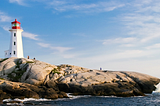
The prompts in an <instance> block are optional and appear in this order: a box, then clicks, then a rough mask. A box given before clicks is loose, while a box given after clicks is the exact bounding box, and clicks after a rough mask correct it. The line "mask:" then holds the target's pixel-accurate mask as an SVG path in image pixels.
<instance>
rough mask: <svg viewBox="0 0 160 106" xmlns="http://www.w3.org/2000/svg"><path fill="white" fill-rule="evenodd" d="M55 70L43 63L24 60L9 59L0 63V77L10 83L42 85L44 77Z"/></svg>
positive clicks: (53, 66) (52, 66)
mask: <svg viewBox="0 0 160 106" xmlns="http://www.w3.org/2000/svg"><path fill="white" fill-rule="evenodd" d="M54 68H57V66H55V65H51V64H48V63H45V62H40V61H38V60H34V59H25V58H14V57H12V58H9V59H6V60H4V61H2V62H1V63H0V77H1V78H4V79H8V80H11V81H17V82H24V83H29V84H33V85H42V84H43V83H44V81H45V79H46V76H47V75H49V73H51V71H52V70H53V69H54Z"/></svg>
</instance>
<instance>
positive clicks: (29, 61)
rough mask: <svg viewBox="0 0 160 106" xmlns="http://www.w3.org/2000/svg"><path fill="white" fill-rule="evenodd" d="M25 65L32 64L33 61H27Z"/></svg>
mask: <svg viewBox="0 0 160 106" xmlns="http://www.w3.org/2000/svg"><path fill="white" fill-rule="evenodd" d="M26 63H34V62H33V61H27V62H26Z"/></svg>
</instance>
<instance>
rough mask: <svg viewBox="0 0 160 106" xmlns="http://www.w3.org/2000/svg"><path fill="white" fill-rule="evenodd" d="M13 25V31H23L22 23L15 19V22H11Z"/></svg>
mask: <svg viewBox="0 0 160 106" xmlns="http://www.w3.org/2000/svg"><path fill="white" fill-rule="evenodd" d="M11 23H12V29H21V27H20V25H21V23H20V22H18V21H17V19H15V21H13V22H11Z"/></svg>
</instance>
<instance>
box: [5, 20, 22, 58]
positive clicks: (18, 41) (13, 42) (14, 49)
mask: <svg viewBox="0 0 160 106" xmlns="http://www.w3.org/2000/svg"><path fill="white" fill-rule="evenodd" d="M11 24H12V29H10V30H9V31H10V32H11V39H10V48H9V50H6V51H5V58H10V57H17V58H23V57H24V56H23V44H22V35H21V33H22V31H23V30H22V29H21V26H20V25H21V23H20V22H18V21H17V19H15V21H14V22H11Z"/></svg>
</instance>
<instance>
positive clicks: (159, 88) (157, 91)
mask: <svg viewBox="0 0 160 106" xmlns="http://www.w3.org/2000/svg"><path fill="white" fill-rule="evenodd" d="M155 87H156V90H155V91H153V92H152V94H153V95H160V83H159V84H157V85H155Z"/></svg>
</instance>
